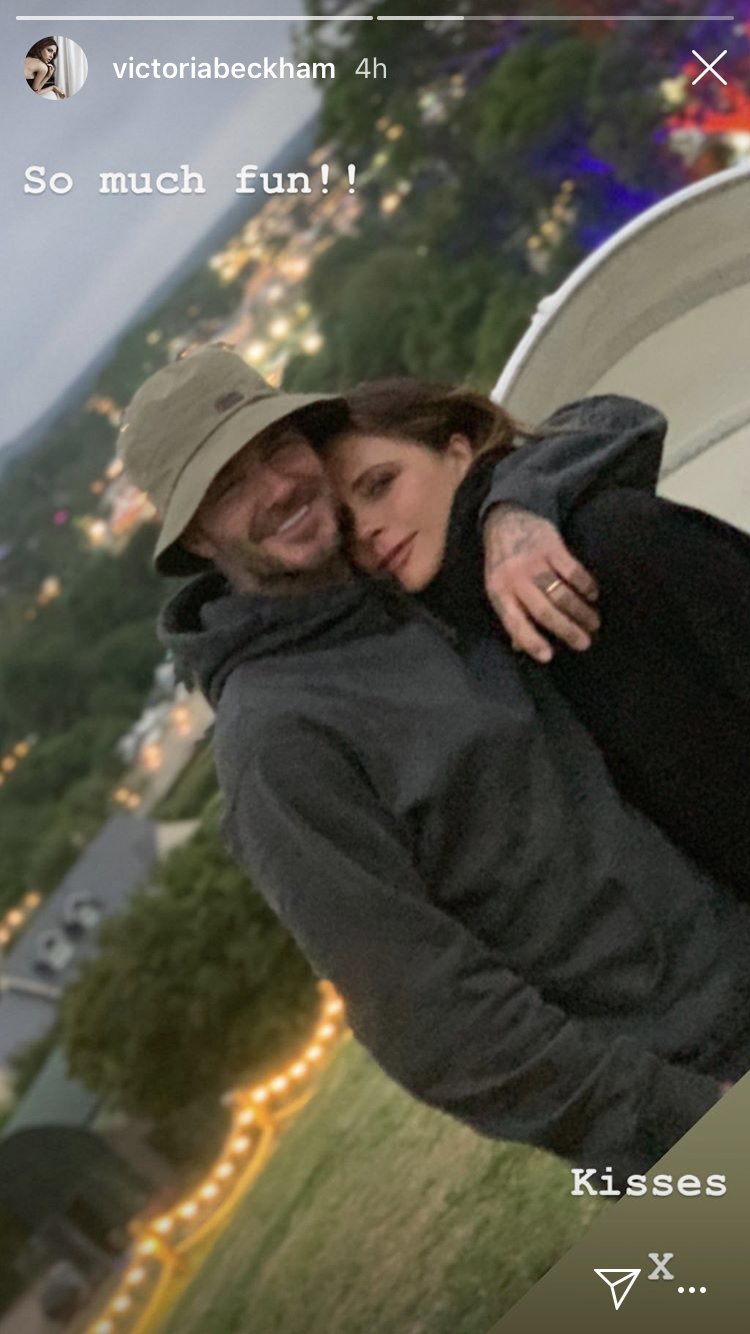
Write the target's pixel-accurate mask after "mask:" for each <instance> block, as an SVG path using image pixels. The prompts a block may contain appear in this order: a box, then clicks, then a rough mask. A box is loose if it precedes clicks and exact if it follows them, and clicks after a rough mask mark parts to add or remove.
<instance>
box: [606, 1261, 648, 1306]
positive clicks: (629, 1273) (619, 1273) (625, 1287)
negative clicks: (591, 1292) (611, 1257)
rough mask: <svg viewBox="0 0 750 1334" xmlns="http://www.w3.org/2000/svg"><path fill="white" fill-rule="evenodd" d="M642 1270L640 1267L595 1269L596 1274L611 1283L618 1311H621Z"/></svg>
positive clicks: (613, 1299)
mask: <svg viewBox="0 0 750 1334" xmlns="http://www.w3.org/2000/svg"><path fill="white" fill-rule="evenodd" d="M640 1272H641V1271H640V1269H595V1270H594V1273H595V1274H598V1275H599V1277H600V1278H603V1279H604V1282H605V1283H607V1284H609V1287H610V1290H611V1292H612V1301H613V1302H614V1304H615V1310H616V1311H619V1309H620V1307H621V1306H622V1304H623V1302H624V1301H625V1298H626V1297H627V1295H628V1293H629V1292H630V1289H631V1288H632V1286H633V1284H634V1283H635V1280H636V1279H637V1277H638V1275H639V1274H640Z"/></svg>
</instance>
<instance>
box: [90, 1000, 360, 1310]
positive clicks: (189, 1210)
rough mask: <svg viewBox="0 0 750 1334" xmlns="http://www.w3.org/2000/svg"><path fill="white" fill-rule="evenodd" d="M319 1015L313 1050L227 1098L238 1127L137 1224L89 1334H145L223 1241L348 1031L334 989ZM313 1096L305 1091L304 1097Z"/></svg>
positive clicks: (306, 1050)
mask: <svg viewBox="0 0 750 1334" xmlns="http://www.w3.org/2000/svg"><path fill="white" fill-rule="evenodd" d="M318 988H319V991H320V993H321V997H322V1005H321V1013H320V1014H319V1016H318V1021H317V1026H316V1028H315V1030H314V1032H313V1039H312V1042H311V1043H310V1044H309V1045H308V1046H307V1047H306V1048H305V1049H304V1050H303V1052H302V1053H301V1055H300V1057H299V1058H298V1059H297V1060H295V1061H294V1062H292V1064H291V1065H290V1066H288V1067H287V1068H286V1069H284V1070H281V1071H279V1073H278V1074H277V1075H274V1076H273V1077H271V1078H269V1079H268V1080H267V1081H266V1082H265V1083H263V1084H257V1085H252V1086H248V1087H246V1088H239V1089H235V1090H233V1091H232V1093H231V1094H230V1095H228V1101H229V1104H230V1106H231V1107H232V1122H231V1126H230V1129H229V1132H228V1134H227V1137H226V1139H225V1141H224V1146H223V1148H222V1151H221V1153H220V1154H219V1156H218V1158H217V1159H216V1160H215V1162H214V1164H213V1166H212V1167H211V1169H210V1170H209V1172H208V1173H207V1174H206V1175H205V1176H204V1177H203V1178H202V1179H201V1180H200V1181H199V1182H198V1183H197V1184H195V1185H194V1186H193V1187H192V1189H191V1190H190V1192H189V1193H188V1194H186V1195H185V1196H184V1197H183V1198H182V1199H181V1200H179V1201H178V1202H177V1203H176V1204H175V1205H174V1206H173V1207H172V1208H171V1209H169V1210H168V1211H166V1212H163V1213H161V1214H160V1215H159V1216H158V1217H156V1218H153V1219H148V1220H142V1221H140V1222H138V1221H137V1222H136V1224H135V1225H134V1227H133V1231H134V1232H135V1235H136V1238H137V1240H136V1245H135V1247H134V1253H133V1255H132V1258H131V1260H130V1263H129V1264H128V1267H127V1268H126V1270H125V1271H124V1273H123V1274H122V1277H121V1279H120V1282H119V1284H118V1285H117V1288H116V1290H115V1291H114V1292H113V1293H112V1294H111V1295H110V1297H109V1300H108V1302H107V1305H106V1307H105V1309H104V1311H103V1312H101V1313H100V1314H99V1315H98V1316H97V1317H96V1319H95V1321H94V1323H93V1324H91V1325H89V1326H87V1328H86V1330H85V1334H141V1331H142V1330H143V1329H144V1328H145V1326H146V1323H147V1321H148V1319H149V1317H150V1316H151V1314H152V1312H153V1311H154V1310H155V1308H156V1306H157V1305H158V1303H159V1301H160V1300H161V1297H162V1296H163V1293H164V1291H165V1288H166V1286H167V1285H168V1283H169V1281H170V1280H171V1278H172V1275H173V1274H174V1273H176V1272H177V1273H179V1272H181V1271H184V1267H185V1265H184V1256H185V1254H186V1253H187V1252H188V1251H190V1250H191V1249H192V1248H193V1247H194V1246H196V1245H197V1244H198V1243H199V1242H201V1241H204V1240H205V1239H206V1237H207V1236H210V1235H211V1234H212V1233H217V1232H218V1229H219V1227H220V1226H221V1224H222V1223H223V1222H224V1221H225V1220H226V1218H227V1217H228V1215H229V1214H230V1213H231V1212H232V1211H233V1209H234V1208H235V1206H236V1205H237V1204H238V1203H239V1201H240V1199H241V1198H242V1197H243V1195H244V1194H245V1192H246V1191H247V1189H248V1187H249V1185H250V1184H251V1182H252V1181H253V1180H254V1178H255V1177H256V1176H257V1175H258V1172H259V1171H260V1169H261V1167H262V1166H263V1165H264V1163H265V1161H266V1158H267V1157H268V1154H269V1152H270V1147H271V1144H272V1142H273V1140H274V1139H275V1135H276V1130H277V1127H278V1124H279V1122H281V1121H283V1120H284V1119H285V1118H287V1117H288V1116H290V1115H292V1114H294V1112H296V1111H297V1110H298V1109H299V1107H300V1105H301V1102H300V1098H299V1094H300V1093H303V1094H304V1093H305V1090H306V1086H307V1085H309V1083H310V1081H311V1079H312V1077H313V1076H314V1075H315V1074H316V1073H317V1072H318V1070H319V1069H320V1067H321V1064H322V1062H323V1060H324V1058H325V1057H326V1055H327V1054H328V1052H329V1051H330V1049H331V1047H332V1044H333V1042H334V1040H335V1039H336V1038H337V1037H341V1036H343V1035H344V1034H345V1033H346V1032H347V1031H348V1030H347V1026H346V1021H345V1014H344V1002H343V1001H342V999H341V998H340V996H338V995H337V993H336V991H335V989H334V987H333V986H332V985H331V983H330V982H325V981H323V982H319V983H318ZM310 1096H311V1090H309V1088H308V1089H307V1093H306V1097H305V1098H304V1099H303V1100H304V1101H307V1098H309V1097H310Z"/></svg>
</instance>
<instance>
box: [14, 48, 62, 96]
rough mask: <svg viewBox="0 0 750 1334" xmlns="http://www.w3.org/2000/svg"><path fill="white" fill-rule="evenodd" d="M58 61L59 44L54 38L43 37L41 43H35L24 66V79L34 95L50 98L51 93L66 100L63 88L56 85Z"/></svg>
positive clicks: (27, 55)
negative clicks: (56, 61) (56, 62)
mask: <svg viewBox="0 0 750 1334" xmlns="http://www.w3.org/2000/svg"><path fill="white" fill-rule="evenodd" d="M56 59H57V42H56V41H55V38H54V37H42V38H41V40H40V41H38V42H35V43H34V45H33V46H32V48H31V50H30V51H28V52H27V54H26V59H25V60H24V64H23V72H24V77H25V79H26V82H27V84H28V85H29V88H30V89H31V91H32V93H39V94H40V95H42V96H46V97H48V96H49V94H50V93H52V94H53V96H54V97H55V98H61V99H63V100H64V98H65V93H64V92H63V91H62V88H58V87H57V84H56V83H55V63H54V62H55V60H56Z"/></svg>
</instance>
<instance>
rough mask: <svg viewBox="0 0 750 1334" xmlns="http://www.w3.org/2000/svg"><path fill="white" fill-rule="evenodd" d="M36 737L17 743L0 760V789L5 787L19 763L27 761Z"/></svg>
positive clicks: (25, 738)
mask: <svg viewBox="0 0 750 1334" xmlns="http://www.w3.org/2000/svg"><path fill="white" fill-rule="evenodd" d="M36 739H37V738H36V737H35V736H27V737H24V739H23V741H17V742H16V744H15V746H11V748H10V750H9V751H8V752H7V754H6V755H3V758H2V759H1V760H0V787H4V786H5V784H6V782H7V781H8V779H9V778H10V775H11V774H12V773H13V771H14V770H15V769H17V768H18V765H19V762H20V761H21V760H25V759H26V756H27V755H28V753H29V751H30V750H31V747H32V746H33V745H34V743H35V741H36Z"/></svg>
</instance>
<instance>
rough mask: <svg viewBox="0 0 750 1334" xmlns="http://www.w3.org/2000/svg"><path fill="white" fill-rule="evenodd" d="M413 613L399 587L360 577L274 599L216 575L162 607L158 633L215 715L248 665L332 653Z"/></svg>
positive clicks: (193, 584)
mask: <svg viewBox="0 0 750 1334" xmlns="http://www.w3.org/2000/svg"><path fill="white" fill-rule="evenodd" d="M417 614H418V613H417ZM413 615H414V608H413V607H410V606H409V604H408V603H407V602H406V601H405V599H404V596H403V595H402V594H401V592H400V590H399V589H398V588H397V586H396V587H392V586H391V585H390V583H388V584H386V583H385V581H384V582H383V583H382V584H381V583H380V582H379V581H376V580H372V579H363V578H353V579H352V580H351V581H349V582H345V583H341V584H334V585H330V586H328V587H325V588H321V589H316V590H315V591H314V592H312V593H306V594H304V595H302V596H286V597H278V596H275V597H268V596H265V595H261V594H257V593H237V592H235V591H234V590H233V589H232V587H231V585H230V584H229V583H228V581H227V580H226V579H225V577H224V575H222V574H219V573H217V572H216V571H214V570H212V571H210V572H209V573H207V574H202V575H199V576H198V578H196V579H194V580H193V581H192V582H191V583H189V584H187V585H185V586H184V587H183V588H181V589H180V591H179V592H178V593H176V594H175V596H174V597H173V598H171V599H170V601H169V602H168V603H167V604H166V605H165V606H164V607H163V608H162V611H161V613H160V615H159V620H158V624H157V634H158V637H159V639H160V641H161V643H162V644H164V645H165V647H166V648H168V649H170V650H171V651H172V653H173V654H174V658H175V665H176V668H177V672H178V675H179V676H180V677H181V678H182V679H183V680H186V681H187V682H188V683H189V684H191V685H193V684H195V685H198V686H200V689H201V690H202V691H203V694H204V695H205V696H206V698H207V700H208V702H209V703H210V705H211V707H212V708H214V709H215V708H216V707H217V705H218V702H219V700H220V698H221V694H222V691H223V689H224V685H225V683H226V681H227V678H228V677H229V676H230V675H231V673H232V672H233V671H234V669H235V668H236V667H238V666H239V665H240V664H241V663H245V662H252V661H260V660H261V659H264V660H265V659H268V658H269V657H273V656H277V657H279V658H281V657H283V656H285V655H287V654H290V653H297V652H301V651H302V650H304V649H305V648H311V647H314V648H316V649H320V648H333V647H336V646H338V645H343V644H346V643H348V642H350V641H351V640H352V639H354V638H362V637H363V636H365V635H371V634H373V633H375V632H380V631H382V630H383V629H384V628H389V627H390V628H395V627H396V625H397V624H399V623H402V622H403V620H404V617H405V616H413Z"/></svg>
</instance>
